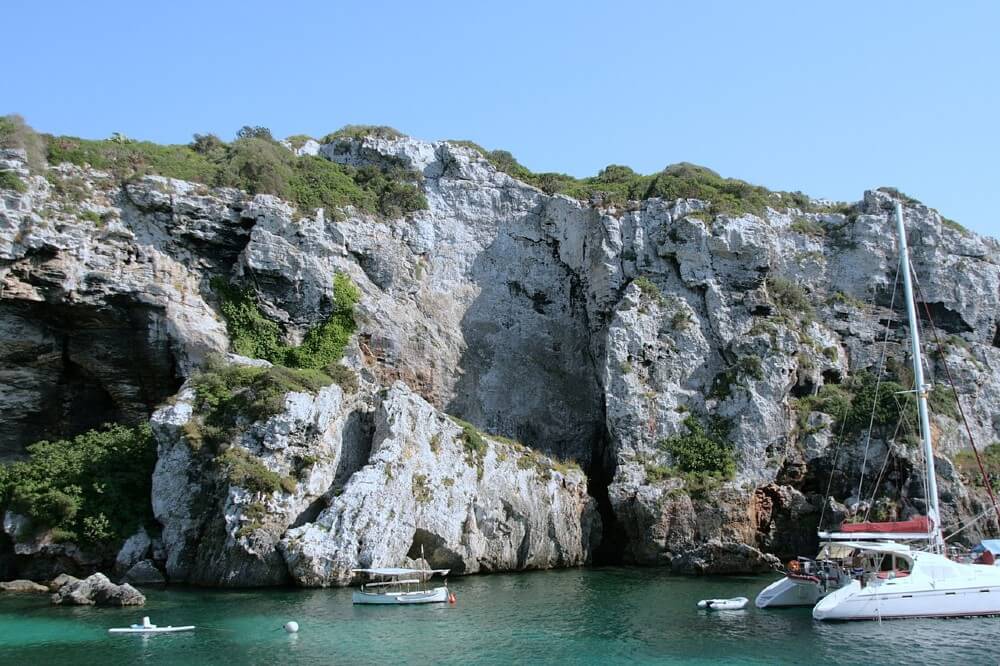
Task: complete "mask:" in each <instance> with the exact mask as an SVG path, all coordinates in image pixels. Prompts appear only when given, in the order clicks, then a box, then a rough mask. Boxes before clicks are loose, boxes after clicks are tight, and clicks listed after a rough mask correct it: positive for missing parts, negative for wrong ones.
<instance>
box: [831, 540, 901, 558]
mask: <svg viewBox="0 0 1000 666" xmlns="http://www.w3.org/2000/svg"><path fill="white" fill-rule="evenodd" d="M836 547H837V549H838V552H841V553H843V552H844V551H843V550H841V549H850V550H863V551H865V552H868V553H894V554H898V555H909V554H910V552H911V551H910V547H909V546H907V545H906V544H905V543H896V542H895V541H875V542H872V541H838V542H837V543H836Z"/></svg>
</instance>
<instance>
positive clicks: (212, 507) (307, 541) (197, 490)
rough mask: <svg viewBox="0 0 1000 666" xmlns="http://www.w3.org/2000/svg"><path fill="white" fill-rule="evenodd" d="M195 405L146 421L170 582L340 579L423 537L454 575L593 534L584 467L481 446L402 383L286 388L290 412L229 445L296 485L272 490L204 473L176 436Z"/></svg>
mask: <svg viewBox="0 0 1000 666" xmlns="http://www.w3.org/2000/svg"><path fill="white" fill-rule="evenodd" d="M190 399H191V395H190V392H184V391H182V393H181V394H180V398H179V400H178V401H177V402H175V404H174V405H172V406H169V407H167V408H165V409H163V410H161V411H159V412H157V413H156V414H155V415H154V417H153V424H154V427H155V432H156V434H157V438H158V440H159V442H160V457H159V462H158V464H157V468H156V472H155V475H154V486H153V498H154V499H153V505H154V511H155V513H156V517H157V520H159V521H160V523H161V524H162V525H163V536H162V538H163V543H164V548H165V552H166V572H167V575H168V577H169V578H170V580H172V581H185V582H190V583H198V584H205V585H227V586H259V585H267V584H279V583H284V582H286V581H289V580H294V581H295V582H297V583H299V584H302V585H311V586H313V585H324V586H325V585H331V584H345V583H347V582H349V581H350V580H351V578H352V576H351V574H350V569H351V568H352V567H356V566H358V562H359V561H361V562H367V563H369V564H372V565H376V566H387V565H389V564H391V563H398V562H400V561H402V560H403V559H405V558H406V557H407V556H410V557H418V556H419V555H420V547H421V546H423V548H424V550H425V551H426V557H427V559H428V561H430V562H431V563H432V564H434V565H435V566H437V565H439V564H441V563H442V562H447V565H442V566H448V567H450V568H453V569H455V570H456V572H457V573H462V572H466V573H472V572H475V571H480V570H487V571H490V570H505V569H524V568H546V567H553V566H573V565H579V564H583V563H585V562H586V561H588V559H589V556H590V552H591V548H592V544H594V543H596V541H597V539H598V537H599V529H600V528H599V518H597V516H596V511H595V508H594V503H593V500H592V499H591V498H590V497H589V496H588V495H587V485H586V478H585V476H584V475H583V473H582V472H581V471H580V470H579V468H571V467H563V466H562V465H560V464H558V463H555V462H553V461H551V460H550V459H548V458H546V457H544V456H540V455H538V454H535V453H533V452H531V451H529V450H528V449H526V448H525V447H523V446H522V445H519V444H516V443H506V444H501V443H497V442H488V441H487V440H480V439H479V438H480V435H479V434H478V433H477V432H476V431H475V429H474V428H472V427H471V426H466V427H464V428H463V427H460V426H458V425H456V424H455V422H453V421H452V420H451V419H449V418H448V417H446V416H444V415H442V414H440V413H439V412H437V411H436V410H435V409H434V408H433V407H431V406H430V405H429V404H428V403H427V402H426V401H424V400H423V399H421V398H419V397H418V396H416V395H414V394H413V393H412V392H411V391H410V390H409V389H408V388H407V387H406V386H405V385H404V384H402V383H397V384H395V385H394V386H393V387H392V388H390V389H388V390H387V392H385V393H384V394H382V393H378V394H374V393H370V392H367V393H366V392H361V393H360V394H359V395H357V396H353V397H352V396H348V395H346V394H345V393H344V392H343V391H342V390H341V389H340V387H338V386H330V387H328V388H325V389H322V390H321V391H320V392H319V393H318V394H317V395H315V396H313V395H310V394H305V393H291V394H288V395H287V396H286V398H285V412H283V413H281V414H278V415H276V416H274V417H272V418H271V419H269V420H268V421H267V422H265V423H258V424H254V425H253V426H252V427H251V428H249V429H248V431H247V432H246V433H245V434H244V435H243V436H242V437H241V439H240V440H239V441H237V442H234V443H233V446H237V447H241V448H242V449H243V450H245V451H247V453H248V454H250V455H252V456H254V459H256V460H259V461H260V462H261V463H262V464H265V465H266V466H267V468H268V469H270V470H276V471H278V472H279V473H282V474H285V475H286V476H287V478H289V479H291V478H294V479H295V481H294V486H293V488H289V489H287V490H281V491H278V492H275V493H261V492H252V491H250V490H247V489H246V488H243V487H240V486H239V485H237V484H235V483H233V482H232V481H231V480H230V479H229V478H227V477H226V475H225V471H224V470H222V469H216V470H214V471H211V470H212V467H213V465H212V463H210V462H208V461H206V459H205V458H204V457H203V456H202V455H200V452H198V451H195V450H193V449H192V446H191V443H190V442H189V441H187V440H186V439H185V437H184V436H183V434H182V432H183V425H184V423H186V422H187V420H188V419H190V418H191V409H192V408H191V402H190ZM373 411H374V416H373V415H372V412H373ZM466 428H467V429H466ZM469 438H472V441H470V440H469ZM303 459H308V460H309V462H310V464H309V466H308V467H307V468H305V469H301V468H300V469H298V470H297V469H296V465H297V464H299V463H300V461H302V460H303ZM333 524H336V527H335V528H332V527H331V525H333ZM362 544H367V545H365V546H364V547H363V550H358V549H359V548H362ZM286 562H287V564H286Z"/></svg>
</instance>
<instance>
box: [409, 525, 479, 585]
mask: <svg viewBox="0 0 1000 666" xmlns="http://www.w3.org/2000/svg"><path fill="white" fill-rule="evenodd" d="M406 556H407V557H408V558H410V559H411V560H418V559H420V558H424V559H425V560H426V561H427V563H428V564H429V565H430V566H431V567H432V568H434V569H451V572H452V573H455V574H461V573H465V561H464V560H463V559H462V556H461V555H459V554H458V553H456V552H455V551H453V550H452V549H450V548H448V546H447V545H446V544H445V540H444V539H443V538H442V537H441V536H440V535H437V534H434V533H433V532H429V531H427V530H425V529H423V528H420V527H418V528H417V529H416V530H414V532H413V542H412V543H411V544H410V549H409V550H408V551H407V552H406Z"/></svg>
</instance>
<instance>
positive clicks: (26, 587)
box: [0, 580, 49, 592]
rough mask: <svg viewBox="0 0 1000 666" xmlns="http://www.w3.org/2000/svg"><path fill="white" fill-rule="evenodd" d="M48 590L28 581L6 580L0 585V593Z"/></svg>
mask: <svg viewBox="0 0 1000 666" xmlns="http://www.w3.org/2000/svg"><path fill="white" fill-rule="evenodd" d="M48 591H49V588H47V587H45V586H44V585H39V584H38V583H36V582H34V581H30V580H8V581H5V582H2V583H0V592H48Z"/></svg>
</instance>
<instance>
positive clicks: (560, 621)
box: [0, 568, 1000, 666]
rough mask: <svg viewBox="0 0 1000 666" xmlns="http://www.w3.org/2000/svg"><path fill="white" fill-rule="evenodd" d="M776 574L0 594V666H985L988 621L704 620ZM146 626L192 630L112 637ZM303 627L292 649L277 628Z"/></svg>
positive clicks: (804, 615) (992, 633) (790, 614)
mask: <svg viewBox="0 0 1000 666" xmlns="http://www.w3.org/2000/svg"><path fill="white" fill-rule="evenodd" d="M773 578H774V577H773V576H764V577H745V578H679V577H674V576H670V575H668V574H666V573H665V572H662V571H658V570H655V569H633V568H604V569H590V570H582V569H578V570H569V571H551V572H535V573H525V574H512V575H495V576H472V577H467V578H455V579H452V580H451V581H450V585H451V587H452V589H453V591H454V592H455V594H456V596H457V598H458V603H457V604H455V605H429V606H413V607H389V606H353V605H352V604H351V591H350V590H349V589H338V590H296V589H283V590H273V589H271V590H253V591H214V590H203V589H191V588H177V587H174V588H168V589H165V590H155V589H150V590H147V597H148V602H147V604H146V606H145V608H140V609H108V608H89V607H85V608H79V607H78V608H62V607H59V608H56V607H52V606H49V605H48V598H47V597H46V596H45V595H38V596H34V595H14V594H0V663H3V664H29V665H41V664H53V663H67V664H74V666H76V665H81V664H185V665H188V666H191V665H194V664H223V663H227V664H232V665H233V666H236V665H242V664H271V663H280V664H371V663H403V662H406V663H421V664H424V663H454V664H468V663H483V664H510V663H530V664H538V663H549V664H556V663H559V664H562V663H578V664H609V663H626V662H633V663H635V662H638V663H662V664H709V663H711V664H718V663H720V662H721V663H727V664H821V663H828V664H903V663H921V664H957V663H964V664H983V663H994V664H995V663H998V659H1000V640H998V638H1000V619H995V618H978V619H958V620H908V621H894V622H883V623H881V624H879V623H877V622H864V623H849V624H821V623H817V622H813V620H812V618H811V616H810V609H808V608H801V609H799V608H796V609H783V610H770V611H760V610H757V609H756V608H753V604H752V603H751V604H750V607H748V608H747V610H744V611H730V612H725V611H722V612H714V613H713V612H706V611H700V610H698V609H697V608H695V603H696V602H697V601H698V600H699V599H702V598H705V597H731V596H747V597H750V598H751V601H752V599H753V597H754V595H755V594H756V593H757V591H758V590H760V589H761V588H762V587H763V586H764V585H765V584H767V583H768V582H769V581H770V580H772V579H773ZM143 615H149V616H150V617H151V619H152V621H153V622H154V623H156V624H160V625H167V624H174V625H179V624H195V625H198V628H197V630H196V631H194V632H192V633H186V634H174V635H169V634H168V635H159V636H109V635H108V634H107V629H108V628H109V627H115V626H127V625H129V624H131V623H132V622H138V621H139V620H140V618H141V616H143ZM288 620H295V621H297V622H298V623H299V625H300V627H301V628H300V631H299V633H298V634H296V635H289V634H286V633H285V632H284V631H282V630H281V626H282V624H283V623H284V622H286V621H288Z"/></svg>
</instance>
